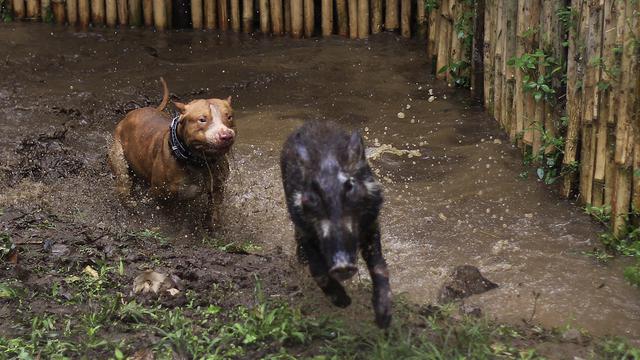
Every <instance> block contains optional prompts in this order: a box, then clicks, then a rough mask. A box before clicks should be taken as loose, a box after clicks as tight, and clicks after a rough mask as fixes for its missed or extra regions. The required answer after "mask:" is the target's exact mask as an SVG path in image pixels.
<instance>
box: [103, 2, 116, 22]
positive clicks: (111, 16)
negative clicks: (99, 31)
mask: <svg viewBox="0 0 640 360" xmlns="http://www.w3.org/2000/svg"><path fill="white" fill-rule="evenodd" d="M106 13H107V26H109V27H115V26H116V25H117V24H118V2H117V1H116V0H106Z"/></svg>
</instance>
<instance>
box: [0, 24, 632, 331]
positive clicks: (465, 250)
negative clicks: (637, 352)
mask: <svg viewBox="0 0 640 360" xmlns="http://www.w3.org/2000/svg"><path fill="white" fill-rule="evenodd" d="M0 49H2V58H1V59H0V74H1V75H2V76H0V119H1V121H0V132H1V134H2V136H1V137H0V170H1V172H0V176H1V180H2V182H1V184H0V208H1V209H2V215H1V216H0V222H1V226H2V231H4V232H5V233H7V234H9V235H10V236H11V238H12V240H13V241H14V242H15V243H16V244H17V246H18V249H19V258H18V264H19V266H17V267H16V266H3V268H2V270H1V271H2V278H11V279H13V278H16V279H20V281H21V282H23V283H24V284H27V286H28V287H33V288H41V287H45V288H47V289H48V287H47V286H50V285H51V284H52V283H61V284H64V281H63V279H64V278H65V277H67V276H68V273H67V272H68V271H76V272H79V271H81V270H82V269H83V268H84V267H85V266H87V265H90V266H93V267H96V266H97V265H96V264H100V263H101V262H102V263H110V264H112V263H117V262H119V261H121V263H122V264H123V266H124V270H125V271H124V272H123V275H122V276H121V278H119V279H118V281H117V282H116V283H117V284H118V285H117V286H118V290H119V291H121V292H122V293H124V294H128V293H129V291H130V290H129V289H130V287H131V283H132V281H133V278H134V277H135V276H136V275H137V274H139V273H140V271H142V270H144V269H149V268H152V269H156V270H157V271H161V272H165V273H171V274H176V275H177V276H178V277H180V278H181V279H183V281H184V282H185V285H184V286H185V287H186V288H188V289H189V290H191V291H194V292H196V293H202V294H210V295H205V296H203V297H201V298H200V300H198V301H201V302H202V303H203V304H205V303H207V302H215V303H218V304H222V305H224V304H225V301H227V302H228V305H229V306H232V305H237V304H243V303H244V304H248V305H250V304H251V303H252V301H253V299H254V297H253V294H254V292H255V286H256V279H257V278H259V279H260V282H261V284H262V288H263V289H264V291H265V292H266V293H267V294H268V295H269V296H271V297H275V298H283V299H287V300H288V301H293V302H299V303H304V302H305V301H307V302H311V303H313V304H314V306H316V307H318V308H320V309H322V311H327V312H335V313H336V314H338V315H339V316H345V317H347V318H351V319H356V320H357V321H370V317H371V316H369V315H371V314H370V309H369V307H368V295H367V294H366V291H363V290H361V289H360V288H361V286H360V285H362V284H365V285H366V278H367V276H366V271H361V272H360V274H361V275H360V276H359V277H358V279H356V280H354V284H352V287H353V289H352V290H353V291H354V292H355V293H356V302H355V304H354V306H353V307H352V308H350V309H347V310H337V309H335V308H331V307H330V306H328V305H327V303H326V302H325V301H324V300H323V298H322V296H321V294H320V292H319V291H317V290H316V289H315V287H314V286H311V284H310V283H309V279H308V278H307V276H306V272H305V271H304V270H303V269H301V268H300V267H298V265H297V264H295V262H294V261H293V260H291V259H292V256H291V255H292V254H293V253H294V247H293V242H292V229H291V226H290V224H289V222H288V219H287V215H286V211H285V207H284V201H283V195H282V190H281V185H280V178H279V168H278V164H277V158H278V152H279V148H280V144H281V143H282V141H283V139H284V137H285V136H286V135H287V134H288V133H289V132H290V131H291V130H292V129H293V128H295V127H296V126H298V125H299V124H301V123H302V122H303V121H304V120H307V119H333V120H335V121H337V122H339V123H341V124H342V125H343V126H344V127H345V128H348V129H360V130H361V131H363V133H364V134H365V136H366V140H367V146H368V147H369V149H368V151H369V153H370V154H376V151H379V150H381V149H385V148H388V147H386V145H391V146H392V149H400V150H410V152H404V153H400V154H398V153H393V151H392V152H391V153H390V152H386V153H382V154H381V155H380V156H374V158H372V159H371V162H372V165H373V167H374V169H375V170H376V172H377V174H378V175H379V177H380V178H381V180H382V182H383V184H384V186H385V195H386V204H385V208H384V210H383V215H382V221H381V223H382V227H383V243H384V248H385V252H386V256H387V260H388V263H389V266H390V270H391V274H392V275H391V276H392V288H393V290H394V293H395V294H396V295H397V296H400V297H402V298H404V299H407V300H408V301H410V302H412V303H414V304H422V305H425V304H430V303H434V302H435V301H436V297H437V292H438V290H439V287H440V284H442V282H443V281H444V279H445V277H446V275H447V274H448V273H449V272H450V271H451V270H452V269H453V268H454V267H455V266H456V265H462V264H470V265H474V266H477V267H479V268H480V269H481V271H482V272H483V273H484V274H485V275H486V276H487V277H488V278H489V279H491V280H492V281H494V282H496V283H498V284H499V288H498V289H495V290H492V291H490V292H487V293H484V294H482V295H476V296H473V297H471V298H470V299H469V300H468V303H470V304H472V305H474V306H478V307H480V308H481V309H482V311H483V313H484V314H486V315H488V316H489V317H490V318H495V319H496V320H497V321H500V322H508V323H520V322H521V321H522V320H523V319H526V320H527V321H528V322H529V323H532V324H540V325H542V326H545V327H562V326H571V327H574V328H578V329H581V330H584V331H586V332H589V333H590V334H593V335H596V336H604V335H620V336H625V337H627V338H629V339H630V340H632V341H634V342H638V341H640V293H639V292H638V290H637V289H635V288H633V287H631V286H630V285H628V284H627V283H625V281H624V279H623V278H622V276H621V273H622V270H621V269H622V267H623V266H624V263H625V261H624V260H615V261H612V262H610V263H608V264H604V265H603V264H599V263H597V262H595V261H594V260H593V259H592V258H589V257H587V256H585V255H584V252H588V251H590V250H592V249H593V248H594V247H596V246H597V245H598V239H597V233H598V232H599V231H602V230H603V229H602V228H601V227H600V226H599V225H597V224H596V223H594V222H593V221H592V220H591V219H590V218H589V217H588V216H587V215H585V214H584V213H583V211H582V210H581V209H580V208H579V207H578V206H576V205H574V204H572V203H570V202H567V201H564V200H559V199H558V197H557V195H556V194H555V193H554V192H553V189H552V188H549V187H548V186H545V185H543V184H542V183H540V182H539V181H537V180H536V179H535V175H533V174H530V176H529V177H528V178H526V179H523V178H522V177H521V176H519V175H520V174H521V173H522V172H523V170H526V169H525V168H523V166H522V156H521V154H520V153H519V152H518V150H517V149H515V148H514V147H513V146H511V145H510V144H509V142H508V140H506V138H505V137H504V135H503V133H502V132H501V131H500V129H499V128H498V127H497V125H496V124H495V123H494V121H492V120H491V119H489V118H488V117H487V116H486V115H485V114H484V112H483V111H482V108H481V107H480V106H478V105H477V104H475V103H473V102H472V101H471V100H469V98H468V96H467V92H466V91H456V90H455V89H451V88H447V87H446V86H445V85H444V84H442V83H440V82H437V81H435V80H434V79H433V77H432V76H431V75H430V70H429V67H428V66H429V64H428V62H427V59H426V58H425V56H424V48H423V45H422V44H419V43H415V42H407V41H405V40H401V39H399V38H397V37H395V36H394V35H391V34H384V35H381V36H377V37H374V38H372V39H371V40H369V41H348V40H344V39H338V38H334V39H327V40H318V39H314V40H306V41H291V40H290V39H284V38H260V37H245V36H237V35H232V34H216V33H208V32H189V31H185V32H171V33H164V34H160V33H154V32H151V31H146V30H135V31H126V32H121V31H113V30H107V29H103V30H100V29H98V30H94V31H91V32H87V33H79V32H75V31H73V30H72V29H64V28H57V27H51V26H49V25H44V24H19V23H12V24H5V25H1V26H0ZM160 76H163V77H164V78H165V79H166V80H167V82H168V83H169V88H170V91H171V93H172V98H173V99H174V100H180V101H189V100H191V99H194V98H201V97H226V96H228V95H231V96H232V97H233V106H234V108H235V119H236V123H237V127H238V133H239V138H238V142H237V144H236V145H235V149H234V152H233V155H232V169H233V171H232V177H231V179H230V181H229V185H228V186H229V187H228V190H227V195H228V196H227V203H226V206H227V215H228V216H227V219H226V222H225V225H224V231H223V232H221V233H218V234H216V235H215V236H208V235H207V234H206V232H204V231H203V230H202V226H201V224H198V223H197V222H195V223H194V221H193V219H194V218H193V217H190V216H185V215H184V214H186V213H189V211H191V212H193V211H195V212H197V211H199V210H198V209H199V208H198V206H199V205H197V204H194V208H193V209H190V210H189V211H185V212H182V211H180V210H179V209H178V210H175V209H173V210H172V211H171V212H168V211H167V210H166V209H163V208H161V207H159V206H158V204H157V203H156V202H155V201H154V200H153V199H151V198H149V197H148V196H147V195H146V192H145V189H144V186H138V188H137V190H136V193H137V196H138V200H139V201H138V206H137V207H136V209H135V210H134V211H129V210H125V209H124V208H123V207H122V206H121V205H120V204H119V203H118V201H117V200H116V198H115V196H114V192H113V179H112V177H111V174H110V172H109V170H108V167H107V165H106V161H105V160H106V157H105V156H106V150H107V148H108V144H109V141H110V134H111V132H112V130H113V128H114V127H115V124H116V123H117V122H118V121H119V120H120V119H121V118H122V117H123V115H124V114H125V113H126V112H127V111H130V110H132V109H135V108H137V107H141V106H147V105H152V106H155V105H156V104H158V103H159V101H160V98H161V91H160V84H159V82H158V78H159V77H160ZM431 94H433V95H431ZM431 96H433V97H434V98H433V99H432V101H430V100H429V98H430V97H431ZM400 112H402V114H401V115H400V114H399V113H400ZM145 230H146V231H145ZM226 244H233V246H231V247H228V246H226V247H225V246H224V245H226ZM229 250H231V251H229ZM247 253H250V254H247ZM62 268H64V269H66V271H67V272H65V273H58V272H57V271H58V270H56V271H54V270H52V269H62ZM211 284H219V286H221V287H222V288H225V289H228V290H229V291H226V292H224V293H225V294H226V295H224V296H221V295H220V294H218V293H215V292H212V291H211V288H212V286H211ZM365 288H366V286H365ZM63 290H64V289H63ZM183 300H184V299H183ZM183 300H180V299H166V301H168V302H169V303H172V302H176V301H178V302H179V301H183ZM174 305H179V304H174ZM78 306H83V305H82V304H79V305H78ZM14 310H15V309H13V308H11V307H3V308H2V310H1V312H0V319H2V322H3V323H6V322H7V321H11V319H12V318H13V317H14V316H18V315H17V314H16V313H15V312H14ZM32 311H33V312H34V313H38V312H46V311H52V312H56V311H72V310H69V309H68V308H66V307H64V306H59V307H56V306H55V305H52V303H49V302H44V303H41V304H38V303H34V304H32ZM23 315H24V314H23ZM2 331H3V332H5V334H11V330H10V329H7V328H6V327H5V328H3V329H2ZM114 336H116V335H114Z"/></svg>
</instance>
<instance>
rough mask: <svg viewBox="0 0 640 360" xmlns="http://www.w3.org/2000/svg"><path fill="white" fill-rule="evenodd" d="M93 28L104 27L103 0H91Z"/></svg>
mask: <svg viewBox="0 0 640 360" xmlns="http://www.w3.org/2000/svg"><path fill="white" fill-rule="evenodd" d="M91 21H92V22H93V26H98V25H104V0H91Z"/></svg>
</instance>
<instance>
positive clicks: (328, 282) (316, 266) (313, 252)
mask: <svg viewBox="0 0 640 360" xmlns="http://www.w3.org/2000/svg"><path fill="white" fill-rule="evenodd" d="M295 232H296V234H295V235H296V241H297V245H298V249H297V250H298V260H303V259H304V260H306V261H308V262H309V272H311V276H312V277H313V280H314V281H315V282H316V284H318V286H319V287H320V289H322V292H323V293H324V294H325V295H326V296H328V297H329V299H331V302H332V303H333V305H335V306H338V307H341V308H345V307H347V306H349V305H351V298H350V297H349V295H347V292H346V291H344V288H343V287H342V285H341V284H340V282H338V281H337V280H336V279H334V278H332V277H330V276H329V269H328V268H327V264H326V263H325V260H324V258H323V256H322V254H321V253H320V249H318V247H317V246H314V245H313V242H312V241H311V236H310V235H306V234H304V233H303V232H302V230H299V229H297V228H296V230H295Z"/></svg>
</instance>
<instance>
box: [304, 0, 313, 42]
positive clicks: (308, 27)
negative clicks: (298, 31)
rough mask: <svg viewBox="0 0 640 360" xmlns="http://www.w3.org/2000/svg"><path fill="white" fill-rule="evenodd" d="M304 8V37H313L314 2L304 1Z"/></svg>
mask: <svg viewBox="0 0 640 360" xmlns="http://www.w3.org/2000/svg"><path fill="white" fill-rule="evenodd" d="M303 6H304V36H306V37H312V36H313V29H314V27H315V19H314V16H315V15H314V11H315V10H314V8H313V0H303Z"/></svg>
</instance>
